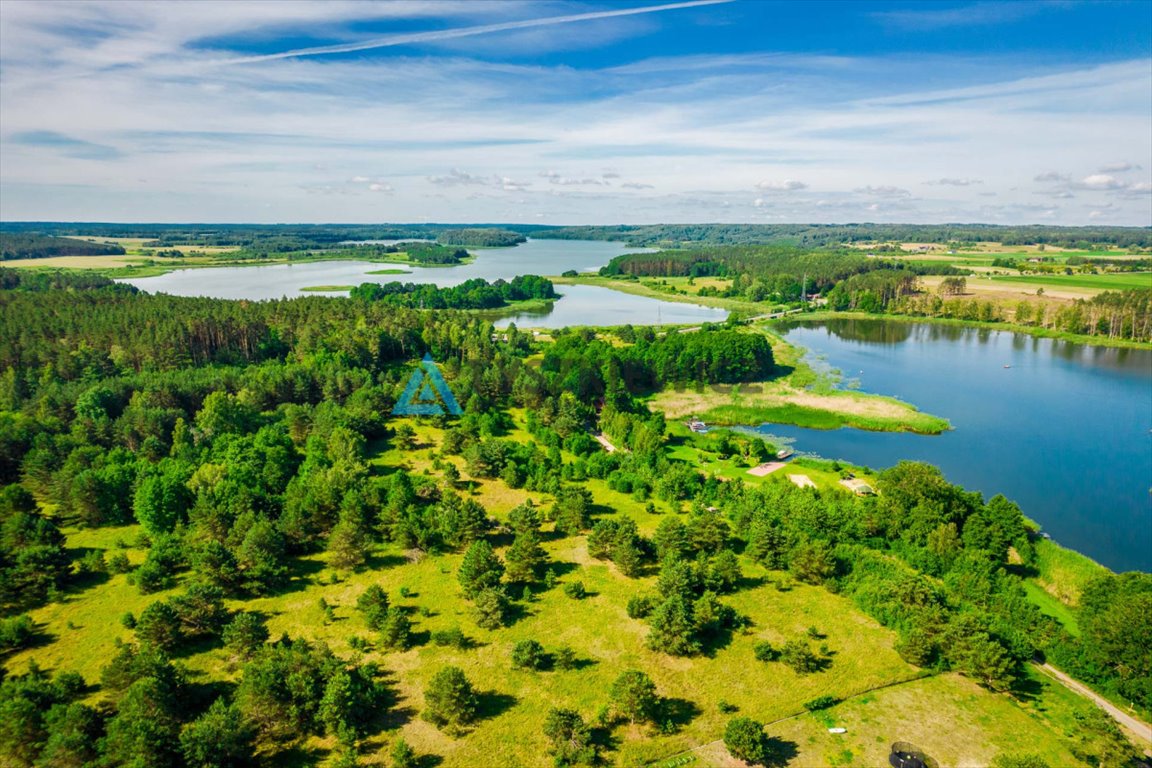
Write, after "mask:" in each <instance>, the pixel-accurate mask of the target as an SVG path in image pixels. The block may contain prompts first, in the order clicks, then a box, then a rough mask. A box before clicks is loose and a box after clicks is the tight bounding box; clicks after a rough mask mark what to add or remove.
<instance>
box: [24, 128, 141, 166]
mask: <svg viewBox="0 0 1152 768" xmlns="http://www.w3.org/2000/svg"><path fill="white" fill-rule="evenodd" d="M8 141H10V142H12V143H13V144H21V145H24V146H27V147H44V148H47V149H50V150H54V151H57V152H59V153H60V154H61V155H64V156H65V157H71V158H76V159H78V160H113V159H115V158H118V157H121V152H120V150H118V149H116V148H115V147H110V146H108V145H106V144H97V143H95V142H91V141H84V140H83V139H78V138H75V137H73V136H68V135H65V134H63V133H57V132H56V131H20V132H17V133H14V134H12V135H11V136H9V137H8Z"/></svg>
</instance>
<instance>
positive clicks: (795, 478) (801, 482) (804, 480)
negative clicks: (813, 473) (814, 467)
mask: <svg viewBox="0 0 1152 768" xmlns="http://www.w3.org/2000/svg"><path fill="white" fill-rule="evenodd" d="M788 479H789V480H790V481H791V482H792V484H793V485H795V486H796V487H797V488H815V487H816V483H814V482H813V481H812V478H810V477H808V475H788Z"/></svg>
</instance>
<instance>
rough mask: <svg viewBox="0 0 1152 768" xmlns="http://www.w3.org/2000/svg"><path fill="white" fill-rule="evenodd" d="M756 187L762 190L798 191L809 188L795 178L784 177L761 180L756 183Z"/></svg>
mask: <svg viewBox="0 0 1152 768" xmlns="http://www.w3.org/2000/svg"><path fill="white" fill-rule="evenodd" d="M756 189H759V190H761V191H762V192H798V191H800V190H802V189H808V185H807V184H805V183H804V182H802V181H796V180H795V179H784V181H761V182H759V183H758V184H756Z"/></svg>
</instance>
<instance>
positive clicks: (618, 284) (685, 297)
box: [548, 275, 771, 315]
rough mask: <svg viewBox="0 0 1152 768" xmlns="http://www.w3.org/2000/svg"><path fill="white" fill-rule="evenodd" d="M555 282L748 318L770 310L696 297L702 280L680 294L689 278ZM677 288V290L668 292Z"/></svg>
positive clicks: (593, 278) (562, 279)
mask: <svg viewBox="0 0 1152 768" xmlns="http://www.w3.org/2000/svg"><path fill="white" fill-rule="evenodd" d="M548 279H549V280H551V281H552V282H553V283H555V284H557V285H597V286H600V287H601V288H610V289H611V290H613V291H620V292H621V293H630V294H633V295H635V296H647V297H649V298H653V299H663V300H664V301H678V302H680V303H682V304H700V305H703V306H706V307H720V308H721V309H727V310H729V311H739V312H743V313H745V314H749V315H759V314H763V313H764V312H768V311H770V309H771V308H770V307H769V306H768V305H765V304H756V303H755V302H751V301H742V300H740V299H726V298H721V297H719V296H699V295H697V294H696V291H698V290H699V289H700V288H702V287H703V286H704V285H705V283H704V282H703V278H697V279H696V283H697V285H696V286H695V287H694V288H692V289H691V292H679V288H680V287H685V286H687V281H688V278H686V277H679V278H677V277H669V278H661V280H662V281H664V282H666V283H667V284H668V285H660V283H659V282H658V281H656V280H652V279H646V280H644V281H643V282H640V281H636V280H614V279H612V278H608V277H596V276H591V275H589V276H584V275H581V276H579V277H549V278H548ZM670 288H676V289H677V290H669V289H670Z"/></svg>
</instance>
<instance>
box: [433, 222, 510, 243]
mask: <svg viewBox="0 0 1152 768" xmlns="http://www.w3.org/2000/svg"><path fill="white" fill-rule="evenodd" d="M527 240H528V238H527V237H525V236H524V235H523V234H521V233H519V232H512V231H510V230H507V229H497V228H493V227H486V228H471V229H445V230H443V231H442V232H440V234H438V235H437V236H436V242H438V243H441V244H443V245H464V246H471V247H475V248H507V247H509V246H513V245H519V244H520V243H523V242H525V241H527Z"/></svg>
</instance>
